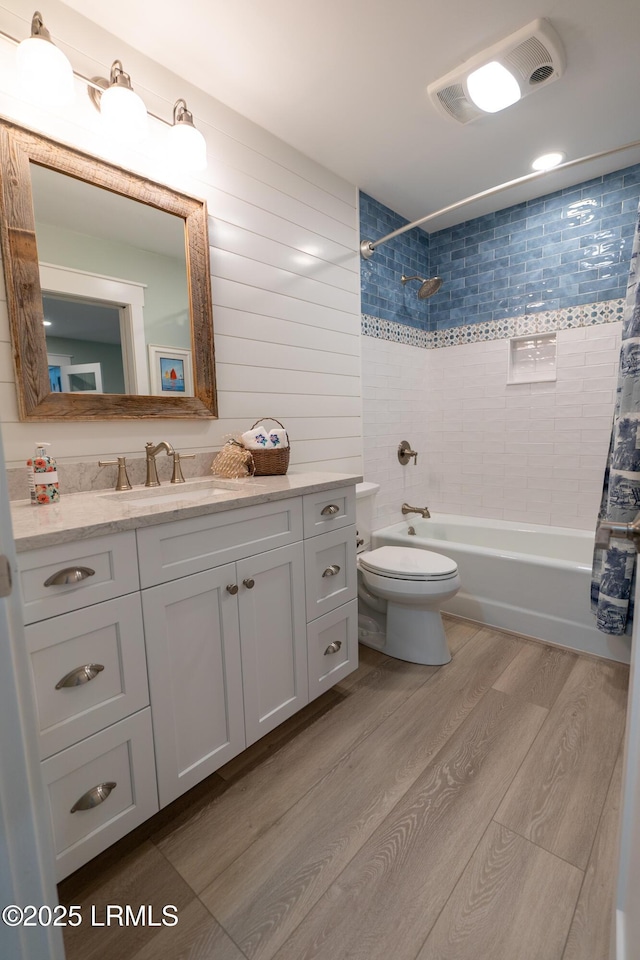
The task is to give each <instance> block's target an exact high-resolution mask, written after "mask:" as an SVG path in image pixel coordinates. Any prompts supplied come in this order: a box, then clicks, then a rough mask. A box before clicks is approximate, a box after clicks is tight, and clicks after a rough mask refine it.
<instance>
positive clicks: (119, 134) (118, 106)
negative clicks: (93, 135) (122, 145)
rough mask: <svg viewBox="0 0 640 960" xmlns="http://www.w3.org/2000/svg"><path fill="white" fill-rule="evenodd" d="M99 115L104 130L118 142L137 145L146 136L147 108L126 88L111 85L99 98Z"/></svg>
mask: <svg viewBox="0 0 640 960" xmlns="http://www.w3.org/2000/svg"><path fill="white" fill-rule="evenodd" d="M100 115H101V117H102V122H103V124H104V126H105V128H106V130H107V131H108V132H109V133H110V134H111V135H112V136H113V137H115V138H117V139H118V140H126V141H127V142H128V143H139V141H140V140H144V138H145V137H146V135H147V108H146V107H145V105H144V102H143V101H142V99H141V98H140V97H139V96H138V94H137V93H135V92H134V91H133V90H130V89H128V88H127V87H123V86H118V85H116V84H112V85H111V86H110V87H108V88H107V89H106V90H105V91H104V93H103V94H102V96H101V97H100Z"/></svg>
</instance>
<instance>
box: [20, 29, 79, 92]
mask: <svg viewBox="0 0 640 960" xmlns="http://www.w3.org/2000/svg"><path fill="white" fill-rule="evenodd" d="M16 64H17V67H18V77H19V80H20V92H21V93H22V94H24V95H25V96H26V97H28V98H29V100H32V101H33V102H35V103H38V104H42V105H43V106H48V107H53V106H63V105H64V104H66V103H70V102H71V101H72V100H73V95H74V89H73V69H72V67H71V64H70V63H69V61H68V60H67V58H66V57H65V55H64V53H63V52H62V50H60V49H59V47H56V45H55V44H54V43H51V41H50V40H45V39H44V38H43V37H28V38H27V39H26V40H23V41H22V43H20V44H18V47H17V50H16Z"/></svg>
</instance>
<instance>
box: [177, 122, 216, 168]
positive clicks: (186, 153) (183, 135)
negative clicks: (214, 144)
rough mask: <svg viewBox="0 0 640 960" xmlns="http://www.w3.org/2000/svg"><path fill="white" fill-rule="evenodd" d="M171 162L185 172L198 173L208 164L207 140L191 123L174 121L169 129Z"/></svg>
mask: <svg viewBox="0 0 640 960" xmlns="http://www.w3.org/2000/svg"><path fill="white" fill-rule="evenodd" d="M168 149H169V154H170V159H171V162H172V163H173V164H174V165H175V166H176V167H179V168H180V170H182V171H183V172H184V173H197V172H198V171H199V170H205V169H206V166H207V142H206V140H205V139H204V137H203V135H202V134H201V133H200V131H199V130H197V129H196V127H194V126H192V124H190V123H179V122H178V123H174V124H173V126H172V127H171V129H170V130H169V147H168Z"/></svg>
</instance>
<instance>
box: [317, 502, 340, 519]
mask: <svg viewBox="0 0 640 960" xmlns="http://www.w3.org/2000/svg"><path fill="white" fill-rule="evenodd" d="M336 513H340V507H339V506H338V505H337V504H335V503H328V504H327V505H326V507H323V508H322V510H321V511H320V516H321V517H333V516H335V514H336Z"/></svg>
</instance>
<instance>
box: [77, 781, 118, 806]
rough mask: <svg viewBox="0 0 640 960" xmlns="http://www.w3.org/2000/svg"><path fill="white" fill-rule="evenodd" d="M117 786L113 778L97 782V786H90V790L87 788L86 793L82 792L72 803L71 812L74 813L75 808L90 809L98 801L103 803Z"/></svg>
mask: <svg viewBox="0 0 640 960" xmlns="http://www.w3.org/2000/svg"><path fill="white" fill-rule="evenodd" d="M117 786H118V784H117V783H115V782H114V781H113V780H109V781H107V783H99V784H98V786H97V787H92V788H91V790H87V792H86V793H83V794H82V796H81V797H80V799H79V800H76V802H75V803H74V805H73V806H72V807H71V811H70V812H71V813H75V812H76V811H77V810H92V809H93V807H97V806H98V805H99V804H100V803H104V801H105V800H106V799H107V797H108V796H109V794H110V793H111V791H112V790H115V788H116V787H117Z"/></svg>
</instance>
